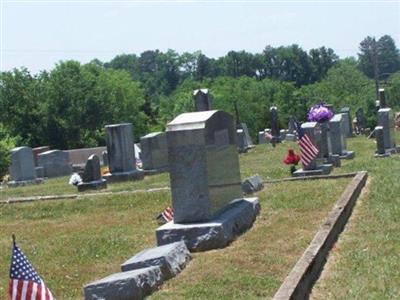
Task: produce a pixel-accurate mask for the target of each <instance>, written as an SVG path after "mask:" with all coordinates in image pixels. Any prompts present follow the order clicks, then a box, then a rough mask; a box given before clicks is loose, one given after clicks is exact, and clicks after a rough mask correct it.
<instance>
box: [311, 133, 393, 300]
mask: <svg viewBox="0 0 400 300" xmlns="http://www.w3.org/2000/svg"><path fill="white" fill-rule="evenodd" d="M397 143H398V144H400V135H397ZM349 147H351V148H352V149H356V150H357V158H356V160H355V161H354V163H353V164H351V165H350V164H349V165H346V166H345V167H344V169H348V170H349V171H350V170H354V169H367V170H368V172H369V176H370V177H369V179H370V184H369V185H368V188H367V190H366V191H365V193H364V194H363V196H362V197H361V198H360V199H359V200H361V201H359V203H358V205H357V206H356V208H355V211H354V212H355V213H354V214H353V216H352V218H351V219H350V222H349V224H348V226H347V228H346V230H345V231H344V232H343V234H342V235H341V237H340V239H339V242H338V243H337V244H336V247H335V250H334V251H332V254H331V256H330V258H329V260H328V264H327V267H326V271H325V272H324V273H323V276H322V277H321V280H319V281H318V283H317V285H316V287H315V289H314V291H313V297H312V298H313V299H324V300H325V299H400V154H397V155H393V156H392V157H391V158H382V159H375V158H373V156H372V155H371V153H372V152H373V151H374V149H375V145H374V144H373V143H366V142H364V140H363V139H351V140H350V141H349Z"/></svg>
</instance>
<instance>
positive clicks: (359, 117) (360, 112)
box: [356, 107, 365, 134]
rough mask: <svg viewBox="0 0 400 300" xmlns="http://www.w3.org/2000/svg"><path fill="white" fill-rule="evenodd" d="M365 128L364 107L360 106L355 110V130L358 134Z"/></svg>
mask: <svg viewBox="0 0 400 300" xmlns="http://www.w3.org/2000/svg"><path fill="white" fill-rule="evenodd" d="M364 129H365V116H364V109H363V108H362V107H360V108H359V109H357V111H356V130H357V133H358V134H361V133H364Z"/></svg>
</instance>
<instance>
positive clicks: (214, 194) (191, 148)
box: [156, 110, 259, 251]
mask: <svg viewBox="0 0 400 300" xmlns="http://www.w3.org/2000/svg"><path fill="white" fill-rule="evenodd" d="M167 142H168V156H169V159H168V161H169V171H170V181H171V194H172V207H173V209H174V221H173V223H172V222H170V223H167V224H165V225H163V226H161V227H159V228H158V229H157V231H156V236H157V243H158V245H163V244H168V243H171V242H175V241H179V240H184V241H185V243H186V245H187V247H188V248H189V249H191V250H194V251H202V250H208V249H213V248H220V247H224V246H226V245H227V243H229V241H231V240H232V239H233V237H234V236H235V235H236V234H238V233H239V232H243V231H244V230H246V229H247V228H249V227H250V226H251V224H252V223H253V221H254V220H255V217H256V215H257V213H258V211H259V204H258V199H243V196H242V191H241V180H240V169H239V157H238V154H237V150H236V132H235V126H234V120H233V117H232V116H231V115H229V114H228V113H225V112H223V111H216V110H213V111H203V112H195V113H184V114H181V115H179V116H178V117H176V118H175V119H174V120H173V121H172V122H170V123H169V124H168V125H167ZM227 170H229V171H227ZM233 212H235V213H233ZM239 229H240V231H238V230H239ZM217 232H218V234H215V233H217Z"/></svg>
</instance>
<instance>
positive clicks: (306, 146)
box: [296, 123, 318, 167]
mask: <svg viewBox="0 0 400 300" xmlns="http://www.w3.org/2000/svg"><path fill="white" fill-rule="evenodd" d="M296 127H297V135H298V138H299V140H298V144H299V147H300V161H301V163H302V164H303V166H304V167H307V166H308V165H309V164H310V162H311V161H312V160H313V159H314V158H316V157H317V155H318V148H317V147H315V145H314V144H313V142H312V141H311V139H310V137H309V136H308V135H307V134H306V133H305V131H304V129H303V128H301V125H300V124H299V123H297V124H296Z"/></svg>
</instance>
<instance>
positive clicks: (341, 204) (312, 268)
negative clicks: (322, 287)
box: [273, 171, 368, 300]
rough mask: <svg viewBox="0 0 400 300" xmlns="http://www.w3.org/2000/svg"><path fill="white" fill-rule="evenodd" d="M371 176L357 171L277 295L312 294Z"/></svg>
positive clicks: (281, 297) (302, 296) (278, 298)
mask: <svg viewBox="0 0 400 300" xmlns="http://www.w3.org/2000/svg"><path fill="white" fill-rule="evenodd" d="M367 177H368V174H367V172H366V171H361V172H357V174H356V176H355V177H354V178H353V180H352V181H351V182H350V183H349V185H348V186H347V188H346V190H345V191H344V192H343V194H342V195H341V196H340V198H339V199H338V201H337V202H336V203H335V206H334V207H333V209H332V210H331V212H330V213H329V215H328V218H327V219H326V221H325V222H324V223H323V225H322V227H321V228H320V230H319V231H318V232H317V234H316V235H315V236H314V238H313V240H312V241H311V243H310V245H309V246H308V247H307V249H306V250H305V252H304V253H303V255H302V257H301V258H300V259H299V260H298V261H297V263H296V265H295V266H294V268H293V269H292V271H291V272H290V273H289V275H288V276H287V277H286V279H285V281H284V282H283V284H282V285H281V286H280V288H279V290H278V291H277V292H276V294H275V296H274V298H273V299H275V300H284V299H308V298H309V296H310V293H311V290H312V288H313V286H314V283H315V282H316V281H317V280H318V278H319V275H320V274H321V271H322V269H323V267H324V265H325V263H326V260H327V256H328V254H329V251H330V250H331V248H332V246H333V245H334V243H335V242H336V240H337V238H338V236H339V234H340V233H341V232H342V231H343V229H344V227H345V225H346V223H347V221H348V219H349V218H350V215H351V213H352V209H353V207H354V205H355V203H356V201H357V199H358V196H359V195H360V193H361V190H362V189H363V187H364V186H365V183H366V181H367Z"/></svg>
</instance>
